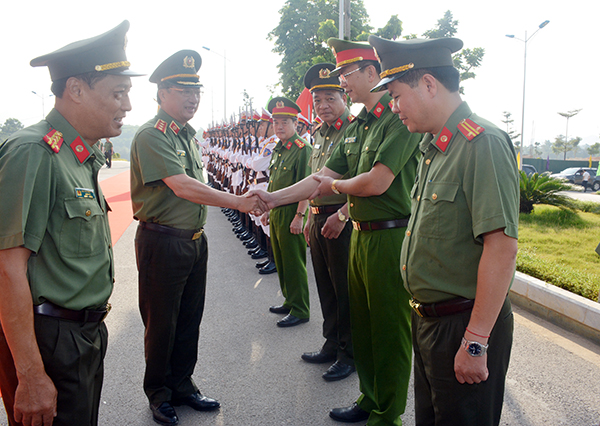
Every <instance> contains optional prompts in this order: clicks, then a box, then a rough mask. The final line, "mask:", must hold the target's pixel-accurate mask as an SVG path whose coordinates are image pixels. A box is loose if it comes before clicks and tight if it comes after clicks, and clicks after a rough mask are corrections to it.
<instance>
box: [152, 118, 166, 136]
mask: <svg viewBox="0 0 600 426" xmlns="http://www.w3.org/2000/svg"><path fill="white" fill-rule="evenodd" d="M154 128H155V129H158V130H160V131H161V132H163V133H165V132H166V131H167V122H166V121H165V120H161V119H160V118H159V119H158V121H157V122H156V124H155V125H154Z"/></svg>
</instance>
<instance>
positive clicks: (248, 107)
mask: <svg viewBox="0 0 600 426" xmlns="http://www.w3.org/2000/svg"><path fill="white" fill-rule="evenodd" d="M242 98H243V99H242V102H243V104H244V110H245V111H250V112H251V113H252V101H253V100H254V98H253V97H251V96H250V95H249V94H248V92H247V91H246V89H244V91H243V92H242Z"/></svg>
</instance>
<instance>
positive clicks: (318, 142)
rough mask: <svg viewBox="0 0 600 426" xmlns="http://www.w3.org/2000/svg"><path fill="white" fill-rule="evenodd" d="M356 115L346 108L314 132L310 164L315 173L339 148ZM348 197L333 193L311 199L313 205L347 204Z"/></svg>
mask: <svg viewBox="0 0 600 426" xmlns="http://www.w3.org/2000/svg"><path fill="white" fill-rule="evenodd" d="M353 118H354V117H352V115H351V114H350V111H348V108H346V109H345V111H344V113H343V114H342V115H341V116H340V117H339V118H338V119H337V120H336V121H335V122H334V123H333V124H332V125H331V126H330V125H328V124H327V123H325V122H323V123H321V125H320V126H319V127H317V128H316V129H315V132H314V144H313V150H312V155H311V157H310V160H309V163H308V165H309V166H310V167H311V169H312V172H313V173H317V172H320V171H321V169H322V168H323V166H324V165H325V163H326V162H327V160H328V159H329V157H331V154H333V151H335V149H336V148H337V146H338V145H339V143H340V141H341V140H342V139H343V136H344V131H345V130H346V128H347V127H348V126H349V125H350V122H351V121H352V119H353ZM346 201H347V197H346V195H345V194H333V195H329V196H327V197H319V198H315V199H314V200H310V205H311V206H327V205H333V204H345V203H346Z"/></svg>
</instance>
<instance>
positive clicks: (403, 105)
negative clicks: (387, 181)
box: [369, 36, 519, 426]
mask: <svg viewBox="0 0 600 426" xmlns="http://www.w3.org/2000/svg"><path fill="white" fill-rule="evenodd" d="M369 42H370V43H371V44H372V45H373V46H374V47H375V49H376V51H377V52H378V54H379V57H380V59H381V64H382V68H383V72H382V75H383V77H384V79H383V80H382V81H381V82H380V84H379V85H378V86H377V87H376V88H375V89H374V90H382V89H384V88H387V90H388V92H389V93H390V94H391V96H392V97H393V98H394V112H395V113H397V114H398V115H399V116H400V118H401V119H402V121H403V122H404V123H405V124H406V126H407V127H408V129H409V130H410V131H412V132H423V133H426V134H425V137H424V138H423V141H422V142H421V144H420V149H421V151H422V152H423V156H422V158H421V161H420V164H419V169H418V176H417V180H416V183H415V185H414V187H413V189H412V203H413V204H412V215H411V218H410V222H409V224H408V228H407V230H406V238H405V240H404V243H403V245H402V254H401V265H402V277H403V280H404V286H405V287H406V289H407V290H408V291H409V292H410V294H411V295H412V297H413V299H412V301H411V304H412V306H413V308H414V311H413V313H412V329H413V344H414V351H415V381H414V386H415V411H416V414H415V418H416V424H417V425H434V424H444V425H461V426H465V425H467V426H468V425H479V426H480V425H497V424H499V422H500V415H501V411H502V402H503V396H504V382H505V378H506V372H507V369H508V362H509V357H510V350H511V343H512V330H513V318H512V312H511V307H510V301H509V299H508V298H507V293H508V290H509V287H510V284H511V282H512V279H513V275H514V271H515V259H516V253H517V231H518V218H519V216H518V213H519V183H518V182H519V178H518V168H517V159H516V154H515V151H514V147H513V144H512V143H511V139H510V137H509V136H508V135H507V134H506V133H505V132H503V131H502V130H500V129H498V128H497V127H496V126H494V125H493V124H492V123H490V122H489V121H486V120H484V119H482V118H481V117H479V116H477V115H475V114H473V113H472V112H471V110H470V109H469V106H468V105H467V104H466V103H465V102H463V101H462V100H461V97H460V94H459V72H458V70H456V69H455V68H454V67H453V61H452V53H454V52H456V51H458V50H459V49H461V48H462V45H463V44H462V41H460V40H459V39H455V38H442V39H434V40H420V39H414V40H408V41H402V42H393V41H390V40H385V39H381V38H379V37H375V36H371V37H369Z"/></svg>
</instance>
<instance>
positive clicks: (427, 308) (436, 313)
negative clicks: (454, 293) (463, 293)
mask: <svg viewBox="0 0 600 426" xmlns="http://www.w3.org/2000/svg"><path fill="white" fill-rule="evenodd" d="M409 303H410V307H411V308H413V309H414V310H415V312H416V313H417V315H419V316H420V317H446V316H448V315H454V314H459V313H461V312H466V311H470V310H471V309H473V305H474V304H475V301H474V300H472V299H464V298H462V297H458V298H456V299H451V300H447V301H445V302H439V303H419V302H417V301H416V300H415V299H411V300H410V301H409Z"/></svg>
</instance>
